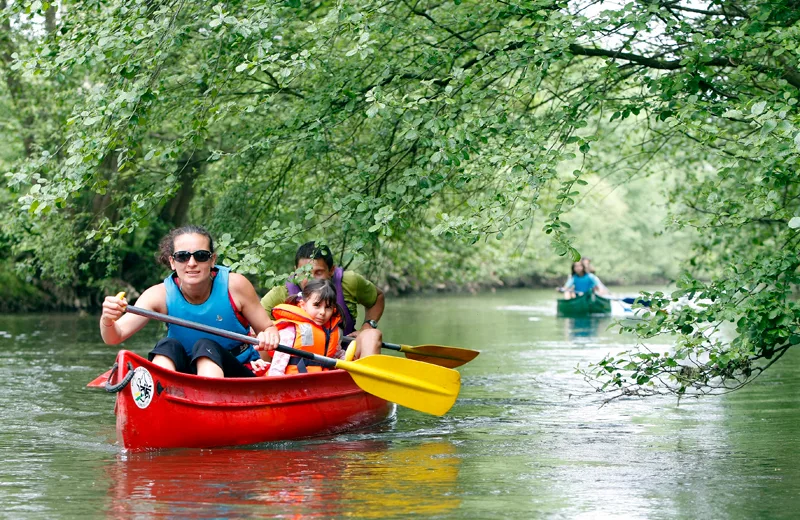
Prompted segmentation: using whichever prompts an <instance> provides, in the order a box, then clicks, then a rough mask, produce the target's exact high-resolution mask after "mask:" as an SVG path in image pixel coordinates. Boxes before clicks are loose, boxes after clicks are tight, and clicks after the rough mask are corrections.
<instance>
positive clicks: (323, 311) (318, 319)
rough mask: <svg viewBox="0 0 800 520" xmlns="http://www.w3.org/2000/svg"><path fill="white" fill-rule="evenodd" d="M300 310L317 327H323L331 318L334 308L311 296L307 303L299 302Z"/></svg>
mask: <svg viewBox="0 0 800 520" xmlns="http://www.w3.org/2000/svg"><path fill="white" fill-rule="evenodd" d="M300 308H301V309H303V310H304V311H306V313H307V314H308V315H309V316H311V319H312V320H314V323H316V324H317V325H325V324H326V323H328V322H329V321H330V319H331V316H333V311H334V310H335V309H334V307H333V306H332V305H330V304H327V303H325V302H323V301H322V300H321V299H320V298H318V297H315V296H312V297H311V298H310V299H309V301H305V300H303V301H301V302H300Z"/></svg>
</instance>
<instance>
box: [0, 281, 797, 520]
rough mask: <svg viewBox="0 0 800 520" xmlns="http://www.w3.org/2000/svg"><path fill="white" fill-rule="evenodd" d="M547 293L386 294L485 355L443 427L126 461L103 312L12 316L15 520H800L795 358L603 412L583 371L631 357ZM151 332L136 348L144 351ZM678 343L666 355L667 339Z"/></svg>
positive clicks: (420, 424) (9, 498) (4, 391)
mask: <svg viewBox="0 0 800 520" xmlns="http://www.w3.org/2000/svg"><path fill="white" fill-rule="evenodd" d="M554 297H555V294H554V292H552V291H531V290H518V291H516V290H515V291H503V292H498V293H496V294H485V295H479V296H463V295H461V296H442V297H425V298H414V299H403V300H391V301H390V302H389V303H388V305H387V312H386V314H385V317H384V319H383V320H382V321H381V326H382V329H383V330H384V334H385V337H386V339H387V341H393V342H403V343H407V344H411V345H416V344H425V343H434V344H442V345H452V346H462V347H467V348H474V349H478V350H481V351H482V354H481V355H480V356H479V357H478V358H477V359H476V360H475V361H473V362H472V363H470V364H468V365H465V366H464V367H462V368H461V369H460V371H461V373H462V377H463V387H462V391H461V396H460V398H459V400H458V402H457V403H456V405H455V406H454V408H453V409H452V410H451V411H450V412H449V413H448V414H447V415H445V416H444V417H441V418H440V417H432V416H427V415H424V414H421V413H418V412H414V411H411V410H408V409H399V410H398V413H397V416H396V418H395V419H394V421H393V422H392V423H391V424H386V425H383V426H382V427H380V428H378V429H374V430H371V431H366V432H357V433H350V434H346V435H340V436H337V437H334V438H328V439H316V440H307V441H297V442H283V443H272V444H263V445H258V446H250V447H246V448H226V449H214V450H174V451H169V452H159V453H150V454H125V453H123V452H122V451H121V450H120V449H119V448H118V447H117V446H116V445H115V438H114V436H115V432H114V415H113V397H111V396H109V395H108V394H106V393H105V392H103V391H97V390H94V391H93V390H88V389H85V388H84V386H85V384H86V383H87V382H88V381H89V380H91V379H93V378H94V377H95V376H96V375H98V374H99V373H101V372H103V371H105V370H106V369H107V368H108V367H109V366H110V365H111V363H113V361H114V356H115V353H116V349H115V348H113V347H106V346H104V345H103V344H102V342H101V341H100V338H99V333H98V330H97V322H96V319H95V318H94V317H87V318H78V317H76V316H74V315H24V316H0V396H2V401H0V402H2V405H0V425H2V426H0V460H2V464H1V465H0V511H2V513H0V517H4V518H54V517H63V518H67V517H87V518H149V517H153V516H168V517H197V518H258V517H276V516H277V517H295V516H296V517H312V516H316V517H358V518H383V517H399V516H410V515H412V514H414V515H421V516H423V517H429V518H531V517H556V518H559V517H563V518H581V517H585V518H597V517H607V518H703V517H705V518H754V517H769V518H779V517H787V518H788V517H794V516H795V512H794V506H795V505H796V504H797V503H798V497H799V496H800V463H799V462H800V461H799V460H798V458H800V455H799V454H800V446H799V445H798V444H800V425H799V424H798V420H797V419H798V408H799V407H800V404H799V403H800V401H798V394H800V383H799V382H798V381H799V380H800V378H799V377H798V376H800V358H798V356H797V355H795V354H794V353H792V354H790V355H787V359H785V360H782V361H781V362H780V363H778V364H777V365H776V366H775V367H773V368H772V369H771V370H770V371H768V372H767V373H766V374H765V375H764V376H762V378H761V379H760V380H758V381H757V382H756V383H754V384H753V385H751V386H749V387H747V388H746V389H744V390H743V391H740V392H737V393H734V394H731V395H727V396H722V397H714V398H707V399H703V400H700V401H695V400H685V401H683V402H681V403H680V406H678V405H677V403H676V402H675V400H674V399H669V398H649V399H645V400H640V399H626V400H619V401H615V402H613V403H611V404H609V405H606V406H604V407H601V406H600V405H601V404H602V397H600V396H598V395H596V394H594V393H593V392H592V391H591V388H589V387H588V386H587V385H586V384H585V383H584V382H583V381H582V379H581V376H579V375H576V374H575V373H574V371H575V366H576V365H577V364H578V363H581V364H586V363H587V362H590V361H597V360H599V359H601V358H602V356H603V355H604V354H606V353H607V352H612V353H615V352H618V351H620V350H623V349H625V348H627V347H628V346H630V344H631V343H632V340H631V338H630V337H627V336H621V335H619V334H617V333H616V332H615V331H609V330H606V327H607V326H608V325H609V324H610V321H611V320H609V319H584V320H580V319H577V320H576V319H566V318H557V317H556V316H555V300H554ZM159 334H160V329H159V325H157V324H151V325H149V326H148V327H147V328H146V329H145V330H143V331H142V332H141V333H139V334H138V335H137V336H136V337H135V338H133V339H132V340H131V341H129V342H127V343H126V345H125V346H126V348H128V349H130V350H134V351H136V352H139V353H145V352H147V350H149V348H150V346H151V345H152V344H153V343H154V341H155V339H156V338H157V337H158V336H159ZM668 346H669V345H668V344H664V348H665V349H666V348H668Z"/></svg>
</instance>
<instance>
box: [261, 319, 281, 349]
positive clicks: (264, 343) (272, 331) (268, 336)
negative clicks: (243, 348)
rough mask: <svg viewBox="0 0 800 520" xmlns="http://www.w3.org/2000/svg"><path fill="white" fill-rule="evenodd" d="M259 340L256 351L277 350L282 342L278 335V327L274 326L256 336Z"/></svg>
mask: <svg viewBox="0 0 800 520" xmlns="http://www.w3.org/2000/svg"><path fill="white" fill-rule="evenodd" d="M256 338H257V339H258V345H256V350H266V351H270V350H275V349H276V348H277V347H278V342H279V341H280V335H279V334H278V327H276V326H275V325H272V326H271V327H267V328H266V329H265V330H262V331H261V332H259V333H258V336H256Z"/></svg>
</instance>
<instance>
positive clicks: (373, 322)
mask: <svg viewBox="0 0 800 520" xmlns="http://www.w3.org/2000/svg"><path fill="white" fill-rule="evenodd" d="M364 323H366V324H367V325H369V326H370V327H372V328H373V329H377V328H378V320H364Z"/></svg>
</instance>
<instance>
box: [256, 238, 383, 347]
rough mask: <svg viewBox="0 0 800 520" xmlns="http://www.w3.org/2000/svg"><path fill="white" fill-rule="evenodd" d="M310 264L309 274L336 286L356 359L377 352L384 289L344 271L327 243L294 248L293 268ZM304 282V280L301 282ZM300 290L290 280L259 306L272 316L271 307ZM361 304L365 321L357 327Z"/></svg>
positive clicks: (381, 336) (356, 274) (380, 337)
mask: <svg viewBox="0 0 800 520" xmlns="http://www.w3.org/2000/svg"><path fill="white" fill-rule="evenodd" d="M307 264H311V267H310V269H311V276H312V277H313V278H318V279H327V280H332V281H333V283H334V285H335V286H336V293H337V298H338V303H339V306H340V307H341V308H342V310H343V311H344V314H345V315H344V316H342V318H343V321H344V333H345V334H348V335H350V336H353V337H358V341H357V344H356V345H357V350H356V358H361V357H364V356H371V355H372V354H378V353H380V350H381V343H382V342H383V335H382V334H381V331H380V329H378V320H380V319H381V316H382V315H383V308H384V298H383V291H381V290H380V289H378V288H377V287H376V286H375V284H373V283H372V282H370V281H369V280H367V279H366V278H364V277H363V276H361V275H360V274H358V273H356V272H354V271H345V270H344V269H342V268H341V267H337V266H335V265H334V263H333V254H331V250H330V249H329V248H328V246H324V245H323V246H319V247H317V246H316V244H315V243H314V242H306V243H305V244H303V245H302V246H300V247H299V248H298V249H297V254H295V257H294V265H295V268H300V267H303V266H305V265H307ZM300 283H301V284H302V285H305V282H304V281H303V282H300ZM300 291H301V287H300V286H299V285H296V284H295V283H293V282H292V281H289V282H286V284H285V285H279V286H276V287H273V288H272V289H271V290H270V291H269V292H268V293H267V294H266V295H265V296H264V297H263V298H261V305H262V307H264V308H265V309H266V310H267V312H269V313H270V315H272V309H273V308H274V307H275V306H276V305H278V304H280V303H284V302H285V301H286V298H288V297H289V296H292V295H295V294H297V293H298V292H300ZM359 304H361V305H363V306H364V309H365V312H364V322H363V323H362V325H361V328H360V329H358V330H356V328H355V324H356V321H357V319H358V305H359Z"/></svg>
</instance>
